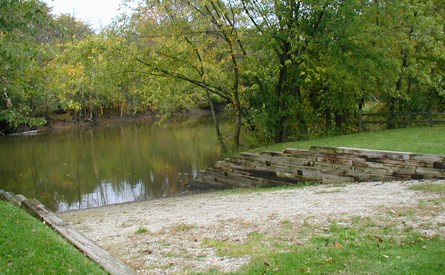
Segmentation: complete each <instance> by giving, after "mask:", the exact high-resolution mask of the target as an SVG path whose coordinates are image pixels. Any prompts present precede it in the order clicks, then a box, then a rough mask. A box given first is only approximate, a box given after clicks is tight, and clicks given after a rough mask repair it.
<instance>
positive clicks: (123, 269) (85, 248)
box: [22, 199, 136, 275]
mask: <svg viewBox="0 0 445 275" xmlns="http://www.w3.org/2000/svg"><path fill="white" fill-rule="evenodd" d="M22 208H23V209H25V210H26V211H27V212H29V213H30V214H31V215H33V216H35V217H37V218H38V219H40V220H42V221H43V222H44V223H45V224H46V225H48V226H49V227H51V228H52V229H53V230H54V231H56V232H57V233H58V234H60V235H61V236H62V237H63V238H65V239H66V240H67V241H68V242H70V243H71V244H73V245H74V246H75V247H76V248H77V249H79V250H80V251H81V252H82V253H84V254H85V255H86V256H87V257H88V258H90V259H91V260H93V261H95V262H96V263H98V264H99V265H100V266H101V267H102V268H103V269H104V270H105V271H106V272H108V273H110V274H119V275H120V274H122V275H124V274H136V272H135V271H134V270H132V269H131V268H130V267H128V266H127V265H125V264H124V263H122V262H121V261H119V260H118V259H116V258H115V257H113V256H112V255H111V254H110V253H108V252H107V251H105V250H103V249H102V248H101V247H99V246H98V245H97V244H96V243H94V242H93V241H92V240H90V239H89V238H87V237H86V236H85V235H83V234H82V233H80V232H79V231H77V230H76V229H75V228H74V227H72V226H71V225H70V224H68V223H66V222H64V221H63V220H62V219H61V218H59V217H58V216H57V215H56V214H55V213H53V212H52V211H50V210H48V209H47V208H46V207H45V206H44V205H43V204H41V203H40V202H39V201H38V200H35V199H28V200H24V201H23V202H22Z"/></svg>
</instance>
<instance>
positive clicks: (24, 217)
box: [0, 201, 105, 274]
mask: <svg viewBox="0 0 445 275" xmlns="http://www.w3.org/2000/svg"><path fill="white" fill-rule="evenodd" d="M0 212H1V213H2V222H1V223H0V270H1V272H2V274H31V273H32V274H36V273H38V274H67V273H74V274H105V272H104V271H103V270H102V269H101V268H100V267H99V266H98V265H97V264H95V263H93V262H91V261H90V260H89V259H88V258H86V257H85V255H83V254H82V253H80V252H79V251H78V250H76V249H75V248H74V247H73V246H71V245H70V244H68V243H67V242H66V241H65V240H64V239H62V238H61V237H60V236H59V235H57V234H56V233H55V232H54V231H52V230H51V229H50V228H49V227H48V226H46V225H44V224H42V223H41V222H39V221H38V220H37V219H35V218H33V217H31V216H30V215H28V214H27V213H26V212H24V211H23V210H22V209H20V208H18V207H15V206H12V205H10V204H8V203H6V202H4V201H0Z"/></svg>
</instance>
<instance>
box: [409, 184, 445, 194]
mask: <svg viewBox="0 0 445 275" xmlns="http://www.w3.org/2000/svg"><path fill="white" fill-rule="evenodd" d="M409 189H411V190H414V191H422V192H425V193H437V194H445V184H437V183H422V184H416V185H413V186H410V188H409Z"/></svg>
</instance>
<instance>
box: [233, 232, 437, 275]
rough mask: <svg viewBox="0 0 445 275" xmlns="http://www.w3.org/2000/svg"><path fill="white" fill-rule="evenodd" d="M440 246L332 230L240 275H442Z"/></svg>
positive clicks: (429, 240)
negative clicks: (274, 274) (302, 274)
mask: <svg viewBox="0 0 445 275" xmlns="http://www.w3.org/2000/svg"><path fill="white" fill-rule="evenodd" d="M444 272H445V240H444V239H443V238H440V237H437V236H436V237H424V236H422V235H420V234H419V233H417V232H399V231H398V230H395V229H394V228H391V227H390V228H386V227H378V226H376V227H355V226H353V227H345V228H343V227H338V226H336V225H332V226H331V227H330V228H329V230H327V231H326V232H324V233H323V234H321V235H319V236H315V237H313V238H312V239H311V240H310V242H309V243H308V244H306V245H304V246H294V247H292V248H291V251H290V252H285V253H272V254H270V255H268V256H267V257H256V258H255V259H254V260H253V261H252V262H251V263H250V264H249V265H247V266H245V267H244V268H243V269H242V270H240V271H239V272H238V273H240V274H271V273H279V274H297V273H312V274H444Z"/></svg>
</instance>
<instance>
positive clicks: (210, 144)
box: [0, 118, 220, 211]
mask: <svg viewBox="0 0 445 275" xmlns="http://www.w3.org/2000/svg"><path fill="white" fill-rule="evenodd" d="M219 156H220V155H219V148H218V142H217V140H216V137H215V134H214V129H213V125H212V122H211V118H200V119H196V118H195V119H189V120H185V121H181V122H170V123H166V124H165V125H162V126H156V125H153V124H152V123H150V122H145V123H137V124H131V125H128V124H127V125H120V126H108V127H93V128H84V129H76V130H71V131H64V132H60V131H59V132H48V133H44V134H41V135H36V136H16V137H11V136H9V137H0V189H4V190H6V191H9V192H13V193H15V194H23V195H25V196H26V197H28V198H36V199H38V200H39V201H41V202H42V203H44V204H45V205H46V206H48V207H49V208H51V209H52V210H56V211H66V210H73V209H81V208H88V207H97V206H103V205H108V204H115V203H122V202H129V201H139V200H147V199H151V198H157V197H162V196H168V195H174V194H178V193H182V192H185V191H187V186H186V183H187V179H188V178H189V177H190V176H194V175H196V173H197V171H198V170H200V169H204V168H206V167H209V166H212V165H213V164H214V163H215V161H217V159H218V158H219ZM185 175H189V176H185Z"/></svg>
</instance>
